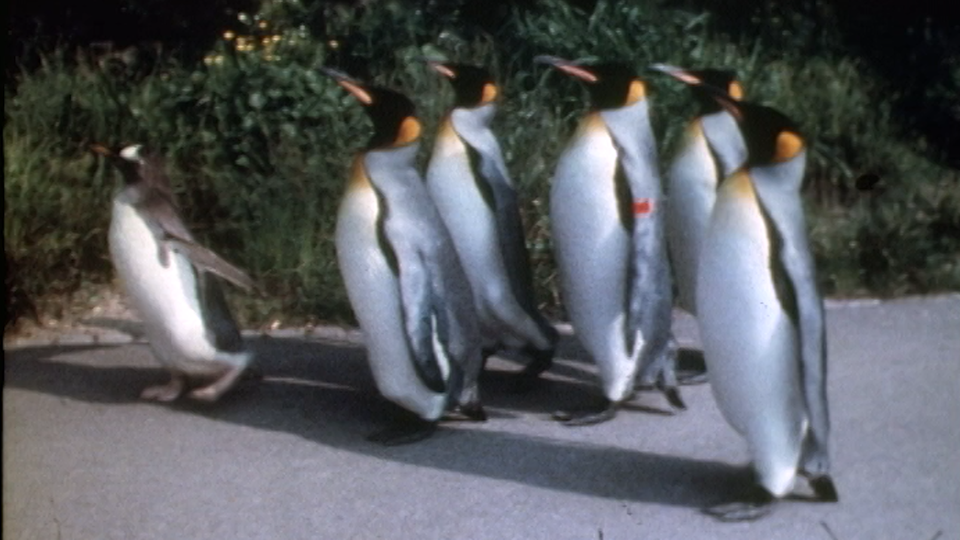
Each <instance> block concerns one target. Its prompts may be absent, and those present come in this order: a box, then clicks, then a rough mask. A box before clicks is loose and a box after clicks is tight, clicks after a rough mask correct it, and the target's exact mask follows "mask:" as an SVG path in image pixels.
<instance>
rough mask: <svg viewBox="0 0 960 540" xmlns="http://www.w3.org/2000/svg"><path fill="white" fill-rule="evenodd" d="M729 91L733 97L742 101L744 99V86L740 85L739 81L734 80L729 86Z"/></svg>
mask: <svg viewBox="0 0 960 540" xmlns="http://www.w3.org/2000/svg"><path fill="white" fill-rule="evenodd" d="M727 93H728V94H730V97H732V98H733V99H735V100H737V101H740V100H741V99H743V86H740V83H739V82H737V81H732V82H731V83H730V86H729V87H728V88H727Z"/></svg>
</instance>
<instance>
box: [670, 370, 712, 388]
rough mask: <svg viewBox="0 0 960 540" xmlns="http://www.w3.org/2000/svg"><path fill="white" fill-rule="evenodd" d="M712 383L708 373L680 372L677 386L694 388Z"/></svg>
mask: <svg viewBox="0 0 960 540" xmlns="http://www.w3.org/2000/svg"><path fill="white" fill-rule="evenodd" d="M708 382H710V377H708V376H707V372H706V371H678V372H677V384H678V385H680V386H694V385H697V384H706V383H708Z"/></svg>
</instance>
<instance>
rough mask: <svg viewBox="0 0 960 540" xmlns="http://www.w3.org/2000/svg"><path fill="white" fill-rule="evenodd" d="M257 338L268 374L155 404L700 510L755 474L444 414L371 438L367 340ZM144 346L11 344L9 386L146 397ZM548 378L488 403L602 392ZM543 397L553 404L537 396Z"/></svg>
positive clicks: (464, 469) (383, 404) (431, 463)
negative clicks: (410, 436)
mask: <svg viewBox="0 0 960 540" xmlns="http://www.w3.org/2000/svg"><path fill="white" fill-rule="evenodd" d="M250 344H251V346H252V347H253V348H254V350H255V351H256V353H257V357H258V359H259V362H260V367H261V369H262V371H263V379H262V380H260V381H257V382H253V381H245V382H242V383H240V385H239V386H238V387H237V388H235V389H234V390H233V391H232V392H230V393H229V394H227V395H226V396H224V398H223V399H222V400H221V401H219V402H217V403H216V404H204V403H198V402H194V401H190V400H186V399H184V400H180V401H177V402H175V403H173V404H149V405H145V406H154V407H164V408H172V409H174V410H177V411H180V412H182V413H184V414H191V415H198V416H202V417H204V418H207V419H211V420H215V421H220V422H228V423H231V424H236V425H241V426H245V427H253V428H256V429H261V430H267V431H274V432H281V433H288V434H293V435H296V436H298V437H301V438H303V439H304V440H307V441H310V442H312V443H316V444H319V445H324V446H328V447H333V448H337V449H343V450H347V451H349V452H353V453H356V454H358V455H362V456H368V457H373V458H376V459H383V460H392V461H396V462H400V463H405V464H410V465H415V466H418V467H428V468H433V469H440V470H446V471H451V472H455V473H460V474H467V475H471V476H479V477H486V478H494V479H502V480H507V481H510V482H516V483H521V484H524V485H529V486H532V487H538V488H546V489H552V490H559V491H566V492H572V493H579V494H585V495H588V496H597V497H603V498H610V499H617V500H624V501H637V502H649V503H655V504H665V505H671V506H683V507H692V508H699V507H704V506H710V505H713V504H717V503H719V502H722V501H725V500H728V499H729V498H731V497H732V496H734V495H735V494H736V492H737V490H738V489H740V488H741V487H742V486H743V485H746V484H748V483H749V482H750V478H751V477H750V474H749V470H747V469H745V468H743V467H741V466H735V465H730V464H727V463H722V462H716V461H708V460H701V459H693V458H687V457H683V456H674V455H664V454H657V453H652V452H645V451H642V450H634V449H624V448H619V447H615V446H609V445H604V444H603V443H602V442H598V443H589V444H585V443H583V442H574V441H567V440H563V439H559V438H552V437H547V436H541V435H531V434H522V433H509V432H505V431H499V430H496V429H494V428H493V427H491V426H490V425H483V424H470V425H467V424H463V423H459V422H450V423H444V425H443V427H442V428H441V429H440V430H439V431H438V432H437V434H436V435H435V436H434V437H432V438H430V439H428V440H426V441H422V442H419V443H417V444H413V445H409V446H400V447H384V446H381V445H378V444H375V443H371V442H369V441H367V440H366V439H365V437H366V436H367V435H369V434H370V433H372V432H373V431H376V430H377V429H380V428H382V427H383V425H384V423H385V422H386V421H388V420H389V419H390V418H391V417H393V416H394V415H397V414H399V409H398V408H397V407H396V406H395V405H393V404H392V403H390V402H388V401H386V400H385V399H383V398H382V397H380V396H379V394H378V393H377V391H376V387H375V385H374V382H373V379H372V376H371V374H370V371H369V369H368V367H367V364H366V358H365V351H364V349H363V348H362V347H361V346H359V345H354V344H330V343H321V342H316V341H307V340H299V339H274V338H253V339H251V340H250ZM146 347H147V346H146V345H145V344H127V345H123V346H104V345H90V346H53V347H37V348H27V349H16V350H11V351H7V354H6V358H5V361H4V381H5V385H6V386H7V387H8V388H18V389H26V390H32V391H36V392H41V393H45V394H51V395H56V396H60V397H63V398H68V399H74V400H79V401H84V402H90V403H101V404H126V403H134V402H139V403H143V402H142V401H140V400H139V398H138V395H139V392H140V391H141V390H142V389H143V388H144V387H146V386H148V385H150V384H156V383H158V382H163V381H164V380H166V377H167V375H166V373H165V372H164V371H163V370H162V369H160V368H158V367H153V366H155V364H154V363H153V359H152V357H151V355H150V353H149V351H147V350H135V348H146ZM89 353H94V354H89ZM571 362H572V363H573V364H574V365H573V367H572V368H571V369H570V371H569V373H571V374H574V375H576V374H580V373H583V371H584V370H585V369H586V368H584V370H581V369H580V367H579V366H578V365H577V364H579V363H580V362H581V361H580V360H574V361H571ZM561 372H564V373H566V372H565V371H563V370H561ZM545 383H546V384H544V385H542V386H541V387H538V388H537V389H536V390H535V391H534V392H532V393H529V394H521V395H516V394H513V393H510V392H506V391H501V390H499V389H497V387H496V385H489V384H488V385H487V386H488V387H490V388H487V389H485V390H484V399H485V402H486V406H487V407H488V409H489V410H490V411H491V412H494V413H496V412H500V411H502V412H503V413H504V414H505V415H506V416H508V417H509V416H511V415H519V413H521V412H522V410H533V411H539V410H544V411H548V410H553V408H554V407H559V406H561V404H563V406H568V403H569V402H570V401H571V398H570V396H568V395H564V394H565V393H573V394H574V395H575V396H576V395H578V394H577V393H579V395H580V398H582V399H587V398H586V397H585V396H591V395H596V394H598V393H599V390H598V389H597V388H596V387H595V386H594V385H590V384H587V383H585V382H583V381H582V380H581V381H572V382H571V381H566V380H563V379H560V378H558V379H557V380H552V379H551V378H548V380H546V381H545ZM541 400H542V401H545V402H546V403H537V401H541ZM492 416H494V417H496V414H494V415H492ZM507 421H510V420H507ZM517 421H518V422H520V421H525V422H537V421H541V420H540V419H529V418H527V419H520V420H517ZM542 421H544V422H547V421H548V420H545V419H544V420H542ZM678 421H679V420H678ZM582 429H590V428H582ZM548 431H549V430H548Z"/></svg>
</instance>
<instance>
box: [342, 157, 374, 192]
mask: <svg viewBox="0 0 960 540" xmlns="http://www.w3.org/2000/svg"><path fill="white" fill-rule="evenodd" d="M358 189H370V179H369V178H367V169H366V167H364V166H363V157H362V156H357V157H355V158H354V159H353V165H352V166H351V167H350V178H349V179H348V180H347V191H353V190H358Z"/></svg>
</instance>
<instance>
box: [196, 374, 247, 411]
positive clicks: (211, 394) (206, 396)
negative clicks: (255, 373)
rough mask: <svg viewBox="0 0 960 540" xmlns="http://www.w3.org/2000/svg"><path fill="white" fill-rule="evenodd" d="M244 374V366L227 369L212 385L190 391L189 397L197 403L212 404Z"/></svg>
mask: <svg viewBox="0 0 960 540" xmlns="http://www.w3.org/2000/svg"><path fill="white" fill-rule="evenodd" d="M245 372H246V367H245V366H236V367H232V368H230V369H228V370H227V371H225V372H224V373H223V375H221V376H220V378H218V379H217V380H215V381H213V383H211V384H209V385H207V386H202V387H200V388H197V389H194V390H192V391H190V397H192V398H193V399H196V400H199V401H206V402H207V403H213V402H215V401H217V400H218V399H220V398H221V397H222V396H223V394H225V393H226V392H227V391H228V390H230V389H231V388H233V387H234V385H236V384H237V381H238V380H240V377H241V376H243V374H244V373H245Z"/></svg>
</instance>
